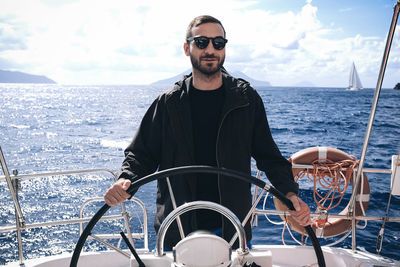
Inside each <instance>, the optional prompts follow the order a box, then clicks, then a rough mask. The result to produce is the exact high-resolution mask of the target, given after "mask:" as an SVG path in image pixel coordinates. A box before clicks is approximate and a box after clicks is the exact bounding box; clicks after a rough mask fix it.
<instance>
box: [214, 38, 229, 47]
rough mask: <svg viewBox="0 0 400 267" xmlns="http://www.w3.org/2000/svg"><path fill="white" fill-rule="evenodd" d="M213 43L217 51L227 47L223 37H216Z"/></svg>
mask: <svg viewBox="0 0 400 267" xmlns="http://www.w3.org/2000/svg"><path fill="white" fill-rule="evenodd" d="M212 43H213V46H214V48H215V49H217V50H221V49H223V48H224V47H225V44H226V40H225V39H224V38H222V37H215V38H214V39H212Z"/></svg>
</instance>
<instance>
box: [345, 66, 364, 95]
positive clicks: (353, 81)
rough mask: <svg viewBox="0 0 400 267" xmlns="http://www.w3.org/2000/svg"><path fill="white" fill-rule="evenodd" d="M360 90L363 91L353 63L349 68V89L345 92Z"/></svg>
mask: <svg viewBox="0 0 400 267" xmlns="http://www.w3.org/2000/svg"><path fill="white" fill-rule="evenodd" d="M361 89H363V86H362V84H361V80H360V77H359V76H358V73H357V70H356V65H355V64H354V62H353V65H352V66H351V70H350V77H349V87H347V90H352V91H355V90H361Z"/></svg>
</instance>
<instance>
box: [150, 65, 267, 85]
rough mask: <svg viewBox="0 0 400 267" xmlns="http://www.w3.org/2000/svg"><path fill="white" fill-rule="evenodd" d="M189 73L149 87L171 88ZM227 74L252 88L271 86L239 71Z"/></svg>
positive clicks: (157, 82)
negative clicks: (245, 82) (242, 80)
mask: <svg viewBox="0 0 400 267" xmlns="http://www.w3.org/2000/svg"><path fill="white" fill-rule="evenodd" d="M191 72H192V70H191V69H189V70H186V71H184V72H182V73H181V74H179V75H176V76H174V77H171V78H167V79H164V80H159V81H156V82H154V83H152V84H151V85H156V86H168V87H171V86H172V85H173V84H174V83H175V82H177V81H179V80H180V79H181V78H182V76H183V75H187V74H189V73H191ZM229 74H231V75H232V76H233V77H236V78H242V79H244V80H246V81H248V82H249V83H250V84H251V85H252V86H254V87H257V86H271V84H270V83H269V82H267V81H260V80H255V79H253V78H250V77H249V76H247V75H246V74H244V73H243V72H241V71H232V72H229Z"/></svg>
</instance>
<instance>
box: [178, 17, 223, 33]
mask: <svg viewBox="0 0 400 267" xmlns="http://www.w3.org/2000/svg"><path fill="white" fill-rule="evenodd" d="M204 23H217V24H219V25H221V27H222V30H223V31H224V37H226V32H225V28H224V26H223V25H222V23H221V21H219V20H218V19H216V18H214V17H212V16H209V15H202V16H198V17H195V18H194V19H193V20H192V21H191V22H190V23H189V26H188V27H187V30H186V39H187V38H189V37H192V29H193V28H194V27H197V26H199V25H201V24H204Z"/></svg>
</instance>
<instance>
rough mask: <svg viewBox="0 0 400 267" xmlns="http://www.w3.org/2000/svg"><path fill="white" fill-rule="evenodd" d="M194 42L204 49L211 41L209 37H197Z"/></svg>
mask: <svg viewBox="0 0 400 267" xmlns="http://www.w3.org/2000/svg"><path fill="white" fill-rule="evenodd" d="M194 41H195V42H196V45H197V47H198V48H200V49H204V48H206V47H207V46H208V43H209V42H210V39H208V38H207V37H204V36H200V37H196V38H195V39H194Z"/></svg>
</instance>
